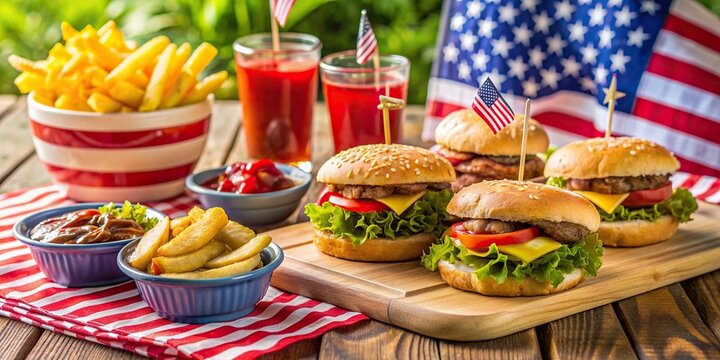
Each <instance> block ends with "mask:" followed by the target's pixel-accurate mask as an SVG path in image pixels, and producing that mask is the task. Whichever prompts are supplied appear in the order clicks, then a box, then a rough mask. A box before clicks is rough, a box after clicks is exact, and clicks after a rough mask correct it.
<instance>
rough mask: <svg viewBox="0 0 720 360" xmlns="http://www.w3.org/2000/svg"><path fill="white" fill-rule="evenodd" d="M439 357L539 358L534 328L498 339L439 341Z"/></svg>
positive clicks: (538, 347)
mask: <svg viewBox="0 0 720 360" xmlns="http://www.w3.org/2000/svg"><path fill="white" fill-rule="evenodd" d="M439 346H440V358H441V359H508V360H509V359H513V360H515V359H540V358H541V357H542V356H541V353H540V346H539V343H538V338H537V335H536V334H535V330H533V329H530V330H525V331H521V332H518V333H515V334H512V335H508V336H503V337H501V338H499V339H494V340H487V341H476V342H455V341H439Z"/></svg>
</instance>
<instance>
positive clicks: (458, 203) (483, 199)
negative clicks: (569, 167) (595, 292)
mask: <svg viewBox="0 0 720 360" xmlns="http://www.w3.org/2000/svg"><path fill="white" fill-rule="evenodd" d="M447 211H448V213H450V214H452V215H455V216H458V217H461V218H470V219H496V220H502V221H518V222H530V221H534V220H547V221H553V222H561V221H566V222H570V223H573V224H578V225H582V226H584V227H586V228H588V229H589V230H590V231H591V232H596V231H597V230H598V228H599V227H600V215H599V214H598V212H597V210H596V209H595V205H593V204H592V203H591V202H590V201H588V200H587V199H585V198H583V197H582V196H580V195H577V194H574V193H572V192H570V191H566V190H562V189H560V188H557V187H554V186H550V185H545V184H538V183H531V182H522V181H512V180H496V181H483V182H480V183H476V184H473V185H470V186H468V187H465V188H463V189H462V190H460V191H459V192H458V193H457V194H455V196H454V197H453V198H452V200H450V203H449V204H448V207H447Z"/></svg>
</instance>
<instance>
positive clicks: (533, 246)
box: [467, 236, 562, 264]
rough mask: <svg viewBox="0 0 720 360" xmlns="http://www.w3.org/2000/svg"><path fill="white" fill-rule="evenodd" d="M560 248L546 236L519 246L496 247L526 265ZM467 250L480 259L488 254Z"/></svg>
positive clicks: (558, 244) (488, 252)
mask: <svg viewBox="0 0 720 360" xmlns="http://www.w3.org/2000/svg"><path fill="white" fill-rule="evenodd" d="M561 246H562V244H560V243H559V242H557V241H555V240H553V239H551V238H549V237H547V236H538V237H536V238H534V239H532V240H530V241H527V242H524V243H521V244H514V245H502V246H498V250H500V252H501V253H503V254H505V255H509V256H511V257H512V258H516V259H519V260H521V261H522V262H524V263H526V264H527V263H530V262H532V261H534V260H536V259H538V258H539V257H541V256H543V255H545V254H547V253H549V252H551V251H555V250H557V249H559V248H560V247H561ZM467 250H468V253H470V254H472V255H475V256H480V257H486V256H488V255H489V254H490V251H489V250H488V251H486V252H483V253H481V252H477V251H473V250H470V249H467ZM513 260H514V259H513Z"/></svg>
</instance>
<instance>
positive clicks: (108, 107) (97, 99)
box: [87, 92, 123, 113]
mask: <svg viewBox="0 0 720 360" xmlns="http://www.w3.org/2000/svg"><path fill="white" fill-rule="evenodd" d="M87 103H88V105H90V107H91V108H92V109H93V110H94V111H95V112H99V113H113V112H118V111H120V109H122V106H123V105H122V104H121V103H120V102H118V101H115V100H113V99H111V98H109V97H107V96H105V95H103V94H101V93H99V92H93V93H92V94H91V95H90V97H89V98H88V101H87Z"/></svg>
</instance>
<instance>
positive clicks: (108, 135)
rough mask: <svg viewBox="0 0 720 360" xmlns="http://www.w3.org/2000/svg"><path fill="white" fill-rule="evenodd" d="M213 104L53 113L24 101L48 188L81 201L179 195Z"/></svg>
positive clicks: (30, 100) (198, 152)
mask: <svg viewBox="0 0 720 360" xmlns="http://www.w3.org/2000/svg"><path fill="white" fill-rule="evenodd" d="M211 112H212V99H211V98H208V99H207V100H205V101H203V102H200V103H197V104H192V105H187V106H182V107H178V108H174V109H167V110H158V111H152V112H132V113H114V114H98V113H91V112H80V111H68V110H61V109H56V108H53V107H49V106H46V105H43V104H40V103H38V102H36V101H35V100H34V99H33V95H32V94H31V95H30V96H29V97H28V116H29V117H30V124H31V127H32V135H33V143H34V144H35V151H36V152H37V154H38V157H39V158H40V160H41V161H42V162H43V164H44V165H45V168H46V169H47V170H48V172H49V173H50V175H51V177H52V180H53V182H54V183H55V184H56V185H57V186H58V187H59V188H60V189H61V191H62V192H64V193H65V194H66V195H67V196H68V197H70V198H73V199H76V200H80V201H98V202H107V201H122V200H130V201H134V202H140V201H154V200H161V199H167V198H170V197H173V196H175V195H178V194H180V193H182V191H183V189H184V180H185V177H186V176H187V175H189V174H190V173H192V170H193V168H194V167H195V163H196V162H197V160H198V158H199V157H200V155H201V154H202V151H203V148H204V146H205V140H206V139H207V132H208V128H209V126H210V115H211Z"/></svg>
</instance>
